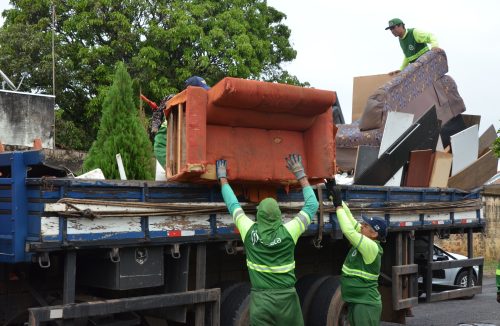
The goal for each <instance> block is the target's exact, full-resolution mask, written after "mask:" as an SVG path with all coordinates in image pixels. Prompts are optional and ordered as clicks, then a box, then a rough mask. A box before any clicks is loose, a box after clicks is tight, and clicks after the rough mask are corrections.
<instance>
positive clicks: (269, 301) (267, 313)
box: [250, 288, 304, 326]
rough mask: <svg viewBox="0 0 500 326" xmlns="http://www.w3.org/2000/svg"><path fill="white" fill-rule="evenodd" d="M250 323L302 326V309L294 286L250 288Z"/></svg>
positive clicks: (260, 325) (255, 324) (256, 325)
mask: <svg viewBox="0 0 500 326" xmlns="http://www.w3.org/2000/svg"><path fill="white" fill-rule="evenodd" d="M250 325H251V326H262V325H266V326H268V325H277V326H280V325H283V326H302V325H304V319H303V318H302V310H300V302H299V296H298V295H297V292H296V291H295V288H289V289H280V290H278V289H276V290H257V289H252V292H251V293H250Z"/></svg>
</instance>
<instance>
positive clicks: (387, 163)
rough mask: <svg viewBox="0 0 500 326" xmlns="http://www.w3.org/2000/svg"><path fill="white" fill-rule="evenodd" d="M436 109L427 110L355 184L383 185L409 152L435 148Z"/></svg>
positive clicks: (436, 134) (438, 127)
mask: <svg viewBox="0 0 500 326" xmlns="http://www.w3.org/2000/svg"><path fill="white" fill-rule="evenodd" d="M440 124H441V123H440V121H439V120H438V119H437V114H436V108H435V107H434V106H433V107H432V108H431V109H429V110H428V111H427V112H426V113H425V114H424V115H423V116H422V117H420V119H418V121H417V122H416V123H414V124H413V125H412V126H411V127H410V128H409V129H408V130H406V131H405V133H404V134H403V135H401V136H400V137H399V138H398V140H397V141H396V142H395V143H394V144H393V145H391V146H390V147H389V148H388V149H387V150H386V151H385V152H384V154H383V155H382V157H380V158H379V159H378V160H377V161H376V162H375V163H374V164H372V165H371V166H370V167H369V168H367V169H366V171H365V172H364V173H363V174H362V175H361V176H360V177H359V178H358V179H357V180H355V184H363V185H383V184H385V183H386V182H387V181H388V180H389V179H390V178H391V177H392V176H393V175H394V173H396V172H397V171H398V170H399V169H400V168H401V167H402V166H403V165H404V164H405V163H406V162H407V161H408V157H409V155H410V151H412V150H418V149H429V148H435V147H436V144H437V139H438V135H439V129H440Z"/></svg>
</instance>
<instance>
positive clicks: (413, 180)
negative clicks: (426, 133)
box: [405, 149, 434, 187]
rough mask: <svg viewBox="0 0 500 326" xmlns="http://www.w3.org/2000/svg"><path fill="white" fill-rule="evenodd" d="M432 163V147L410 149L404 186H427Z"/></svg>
mask: <svg viewBox="0 0 500 326" xmlns="http://www.w3.org/2000/svg"><path fill="white" fill-rule="evenodd" d="M433 163H434V153H433V151H432V149H424V150H417V151H411V153H410V163H409V165H408V172H407V175H406V180H405V186H407V187H428V186H429V181H430V179H431V173H432V166H433Z"/></svg>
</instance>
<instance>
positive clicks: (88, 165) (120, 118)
mask: <svg viewBox="0 0 500 326" xmlns="http://www.w3.org/2000/svg"><path fill="white" fill-rule="evenodd" d="M132 90H133V88H132V79H131V78H130V75H129V74H128V72H127V69H126V68H125V65H124V64H123V63H122V62H119V63H118V64H117V65H116V73H115V76H114V80H113V85H112V86H111V87H110V88H109V90H108V91H107V92H106V96H105V99H104V103H103V113H102V118H101V124H100V126H99V131H98V133H97V139H96V141H95V142H94V143H93V144H92V147H91V148H90V151H89V154H88V156H87V158H86V159H85V162H84V164H83V169H84V170H85V171H89V170H92V169H95V168H101V170H102V171H103V173H104V175H105V176H106V178H110V179H119V172H118V165H117V163H116V154H118V153H120V154H121V157H122V160H123V165H124V167H125V172H126V174H127V178H128V179H141V180H142V179H152V178H153V175H154V174H153V171H154V170H153V168H154V166H153V160H152V153H153V150H152V147H151V143H150V142H149V138H148V135H147V132H146V130H145V129H144V126H143V125H142V121H141V119H140V117H139V113H138V110H137V109H136V105H135V103H134V99H133V95H132V94H133V91H132Z"/></svg>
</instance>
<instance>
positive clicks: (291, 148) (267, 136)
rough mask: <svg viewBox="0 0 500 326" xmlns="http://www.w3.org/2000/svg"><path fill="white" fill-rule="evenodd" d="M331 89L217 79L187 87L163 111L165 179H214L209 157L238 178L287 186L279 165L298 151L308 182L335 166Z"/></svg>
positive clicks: (290, 177)
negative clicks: (223, 163)
mask: <svg viewBox="0 0 500 326" xmlns="http://www.w3.org/2000/svg"><path fill="white" fill-rule="evenodd" d="M335 98H336V96H335V93H334V92H331V91H324V90H318V89H313V88H303V87H298V86H292V85H284V84H277V83H268V82H261V81H256V80H244V79H238V78H230V77H227V78H224V79H223V80H221V81H220V82H219V83H217V84H216V85H215V86H214V87H212V88H211V89H210V90H208V91H206V90H204V89H202V88H199V87H188V88H187V89H186V90H184V91H182V92H181V93H179V94H177V95H176V96H175V97H173V98H172V99H171V100H170V101H169V102H168V103H167V108H166V109H165V116H166V117H167V121H168V127H167V157H166V173H167V177H168V179H169V180H170V181H182V182H186V181H188V182H194V183H203V182H207V181H212V182H213V181H214V180H216V175H215V161H216V160H218V159H225V160H227V161H228V179H229V180H230V181H232V182H236V183H243V184H252V183H253V184H256V183H257V184H263V183H265V184H267V185H270V184H273V185H288V184H295V183H296V181H295V180H294V177H293V175H292V174H291V173H290V172H289V171H288V169H287V168H286V166H285V160H284V158H285V157H286V156H287V155H288V154H290V153H297V154H300V155H302V158H303V163H304V167H305V169H306V173H307V175H308V177H309V180H310V182H312V183H314V182H316V183H317V182H321V181H322V180H323V179H324V178H328V177H331V176H332V175H333V173H334V171H335V132H336V128H335V125H334V124H333V122H332V109H331V107H332V105H333V103H334V102H335Z"/></svg>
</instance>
